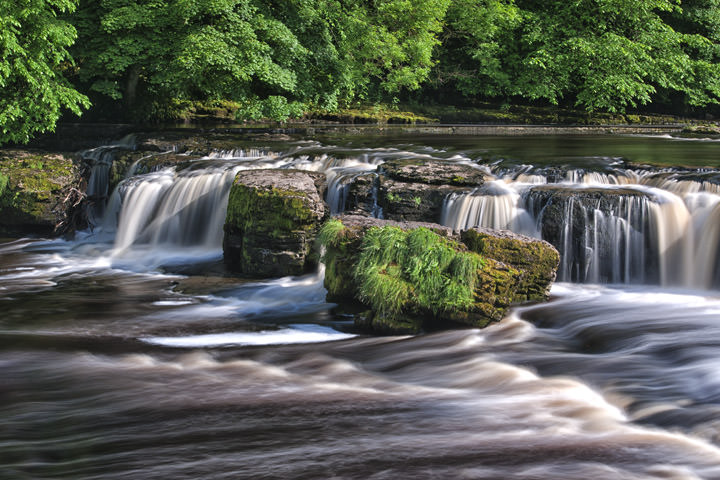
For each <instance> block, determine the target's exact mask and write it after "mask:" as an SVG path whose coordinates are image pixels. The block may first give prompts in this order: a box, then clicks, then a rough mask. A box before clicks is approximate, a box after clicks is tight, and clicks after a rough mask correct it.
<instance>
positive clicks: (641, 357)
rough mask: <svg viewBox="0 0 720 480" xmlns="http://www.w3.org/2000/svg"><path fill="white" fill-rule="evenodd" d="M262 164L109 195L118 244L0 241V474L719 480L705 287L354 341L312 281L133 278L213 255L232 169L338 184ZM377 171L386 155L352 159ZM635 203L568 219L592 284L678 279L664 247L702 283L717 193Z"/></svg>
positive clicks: (645, 192) (579, 290)
mask: <svg viewBox="0 0 720 480" xmlns="http://www.w3.org/2000/svg"><path fill="white" fill-rule="evenodd" d="M265 153H266V152H264V151H258V152H248V151H244V152H243V155H250V154H253V155H255V154H257V155H256V156H255V157H253V158H249V157H247V158H245V157H244V158H237V157H236V155H238V152H225V153H223V154H217V155H216V158H213V159H207V160H203V161H202V162H203V163H198V164H197V167H200V168H197V169H195V170H193V171H190V172H176V171H174V170H172V169H171V170H167V171H161V172H156V173H153V174H149V175H146V176H136V177H134V178H132V179H129V180H128V181H126V183H125V184H124V185H123V186H122V189H124V191H123V192H122V195H120V192H119V196H118V200H122V201H123V203H122V204H121V203H118V205H120V207H121V208H119V209H118V210H116V211H115V212H116V216H115V218H116V219H117V218H119V217H121V216H122V215H123V214H125V215H126V218H125V220H124V222H125V223H122V225H121V226H120V229H119V230H118V232H117V233H118V238H119V239H122V240H121V242H122V243H121V244H122V245H125V247H124V248H119V247H116V250H115V251H113V249H112V246H111V247H109V248H106V247H104V246H102V245H93V244H91V243H89V242H91V241H92V238H93V237H94V236H97V235H98V234H97V233H90V232H88V233H87V234H86V235H87V238H85V239H83V241H82V242H76V243H72V242H64V241H51V242H44V241H37V240H27V239H25V240H19V241H16V242H13V243H6V244H0V304H1V306H2V312H3V313H2V315H0V337H2V339H1V340H2V341H0V346H2V348H0V368H1V369H2V382H1V385H0V394H1V395H0V445H1V446H2V448H1V449H0V465H2V469H1V471H0V477H2V478H8V479H16V478H17V479H23V478H32V479H59V478H73V479H75V478H77V479H79V480H100V479H102V480H115V479H117V480H121V479H122V480H125V479H128V478H143V479H167V478H173V479H187V480H195V479H199V478H203V479H204V478H207V479H253V480H256V479H259V478H266V479H283V480H284V479H296V478H297V479H305V478H338V479H340V478H342V479H366V478H370V479H375V480H377V479H392V480H395V479H398V478H412V479H423V480H424V479H432V478H468V479H488V480H495V479H543V480H544V479H567V480H571V479H613V480H614V479H618V480H620V479H622V480H628V479H632V480H635V479H637V480H648V479H668V478H672V479H683V480H685V479H715V478H720V448H718V446H719V445H720V435H718V431H719V429H718V425H720V376H719V375H718V373H717V372H718V371H720V364H719V363H718V352H719V351H720V342H719V341H718V339H720V331H719V330H718V329H719V327H720V321H719V320H718V319H720V298H718V296H717V292H712V291H703V292H689V291H685V292H679V291H672V290H667V289H665V290H662V289H659V288H658V287H647V286H644V287H634V286H624V287H623V288H619V287H618V288H609V287H601V286H597V285H569V284H561V285H555V287H554V288H553V291H552V294H553V300H552V301H551V302H549V303H547V304H541V305H535V306H532V307H526V308H522V309H515V310H513V311H512V312H511V314H510V315H509V316H508V317H507V318H505V319H504V320H503V321H502V322H499V323H497V324H494V325H492V326H490V327H489V328H486V329H483V330H473V329H467V330H455V331H446V332H439V333H433V334H426V335H418V336H407V337H366V336H352V335H351V334H348V333H345V332H343V331H340V330H342V329H343V327H346V326H347V325H344V324H342V322H337V321H336V320H335V319H334V318H333V317H332V315H330V314H329V313H328V312H329V309H330V308H331V307H332V306H331V305H328V304H327V303H325V301H324V297H325V293H324V291H323V289H322V272H318V275H311V276H305V277H298V278H284V279H277V280H273V281H268V282H262V283H243V282H241V281H238V280H234V279H228V278H212V273H209V272H205V274H203V275H201V276H199V278H196V279H195V280H202V282H205V281H207V282H209V283H210V285H211V286H210V287H208V288H207V291H208V292H212V293H207V292H204V293H195V294H191V293H182V292H183V291H184V290H183V288H181V287H183V286H184V287H185V288H186V289H189V290H190V291H192V288H191V287H192V284H190V285H189V286H188V285H183V283H182V282H183V281H185V280H192V279H185V278H184V277H182V276H177V275H175V276H169V275H160V274H157V273H144V274H138V273H135V272H137V271H138V270H140V271H145V269H144V268H143V267H144V266H147V265H151V264H153V263H154V261H155V260H157V258H158V257H168V256H171V255H177V257H178V258H179V259H182V258H185V259H187V258H190V259H191V260H197V259H198V258H199V257H198V256H193V255H195V254H194V253H193V252H196V253H197V255H202V254H203V252H204V253H205V254H208V253H212V252H217V251H218V248H219V247H218V245H217V243H215V242H217V239H212V240H210V237H208V236H207V231H206V230H207V228H205V226H207V225H210V224H211V223H212V222H214V221H215V220H213V217H212V216H208V215H202V214H198V213H197V212H198V211H203V210H202V208H200V206H201V205H202V204H203V203H204V202H207V204H210V205H214V207H213V208H216V207H217V205H218V203H216V202H221V201H222V199H221V198H216V197H214V194H215V192H216V190H215V189H216V188H217V189H222V188H224V187H225V185H226V184H225V182H226V181H227V179H226V178H225V175H232V172H233V170H234V169H237V168H256V167H257V168H259V165H273V166H276V167H283V166H288V165H296V166H297V165H304V166H305V167H307V168H317V169H318V170H319V171H328V170H329V169H331V168H336V167H337V166H338V165H335V166H328V165H331V164H332V161H330V162H327V161H326V160H327V159H328V158H332V155H330V154H328V155H327V156H326V157H324V158H323V160H319V159H320V158H321V157H322V155H316V154H312V155H310V154H308V155H307V156H306V158H304V159H297V158H295V157H292V156H289V157H288V158H282V157H283V156H282V155H265ZM295 153H296V154H297V153H298V152H295ZM385 154H387V155H398V153H397V152H395V151H393V152H379V153H378V152H376V153H373V155H376V156H375V157H373V158H386V157H383V155H385ZM303 155H304V154H303ZM368 158H369V157H368ZM312 159H317V161H316V160H312ZM362 160H364V159H362ZM205 162H206V163H205ZM366 163H369V164H370V163H372V162H366ZM288 168H289V167H288ZM293 168H294V167H293ZM522 175H523V176H517V177H516V180H517V181H508V182H506V181H505V179H502V182H503V183H504V184H505V185H498V188H497V192H504V190H508V189H509V190H512V191H511V192H505V193H502V195H507V197H508V198H512V199H514V200H515V201H516V202H518V203H517V204H516V205H515V207H513V205H511V204H508V205H507V207H503V208H506V209H507V210H512V208H516V211H517V206H518V205H519V206H521V207H522V205H521V204H520V202H523V201H524V200H525V198H527V197H523V193H524V190H521V189H519V188H518V189H516V190H513V189H515V188H516V187H520V185H521V184H522V185H523V186H522V188H523V189H524V188H527V189H530V188H532V185H530V184H534V185H537V184H542V183H545V182H543V181H542V180H543V179H547V178H548V177H546V176H544V175H541V174H539V173H537V172H534V171H532V169H530V170H525V171H524V173H523V174H522ZM640 176H641V175H640V174H638V178H640ZM591 177H592V176H591ZM521 178H522V182H520V179H521ZM583 178H589V177H588V176H587V175H585V176H584V177H583ZM598 178H602V179H603V180H604V179H605V178H606V177H596V178H595V180H594V181H599V180H598ZM607 178H608V182H607V183H608V184H610V183H612V181H611V180H610V177H607ZM683 181H685V180H683ZM175 184H177V186H175ZM211 185H212V188H211ZM603 185H604V184H603ZM613 185H615V187H613V188H617V185H616V184H613ZM633 185H637V186H634V187H632V188H633V189H635V191H636V192H640V193H642V195H634V196H620V197H619V198H620V199H619V200H617V201H616V202H614V203H612V202H611V203H610V204H609V205H606V204H595V203H592V202H589V201H583V202H568V203H567V206H568V209H572V210H573V211H580V212H581V213H582V216H583V217H585V218H586V219H587V221H588V222H590V221H591V222H592V226H593V229H592V230H591V231H592V232H594V236H593V237H592V238H586V239H585V245H589V246H590V247H591V248H592V253H593V255H597V257H596V258H594V259H592V262H593V263H592V264H591V266H590V268H589V270H588V272H590V273H589V274H591V275H594V276H595V277H593V278H598V277H601V276H602V275H605V273H602V271H597V273H593V272H594V271H593V268H594V267H596V266H597V265H598V264H599V263H603V262H606V261H608V259H610V260H609V261H610V263H611V264H612V268H613V269H614V270H615V269H616V270H617V271H622V272H623V273H622V274H618V275H620V281H624V279H625V278H630V279H631V281H644V280H641V279H640V277H639V276H638V277H634V275H640V273H638V272H637V271H636V269H639V267H638V266H637V265H636V263H645V262H644V261H642V262H641V261H638V260H637V258H635V255H636V254H639V249H640V244H641V243H642V244H645V243H646V242H650V241H651V239H655V240H653V241H654V242H656V243H657V244H662V245H665V246H666V247H663V248H664V251H665V253H663V255H664V256H665V259H666V260H667V262H666V263H665V266H664V267H662V268H663V269H664V270H663V271H664V272H665V273H664V275H665V277H667V279H672V278H684V277H683V275H687V272H686V271H684V270H683V269H677V266H678V265H677V264H676V263H677V262H680V261H681V260H682V259H683V258H684V257H683V255H685V254H686V253H685V252H687V250H688V247H682V248H679V249H677V248H676V249H675V251H673V252H672V253H671V250H673V247H677V246H678V245H682V242H681V241H678V239H680V240H682V239H687V238H689V237H688V236H687V234H678V233H677V232H680V231H682V229H683V228H684V229H691V230H692V231H693V235H694V237H693V238H692V242H693V244H700V243H702V242H705V243H706V244H707V245H705V246H702V247H701V248H697V251H695V252H693V258H692V262H693V268H695V269H696V271H695V274H696V275H698V276H701V277H703V278H705V280H703V281H702V282H699V283H703V284H705V283H706V282H707V281H709V280H708V279H711V278H712V277H713V276H714V275H715V272H714V268H712V265H710V263H712V262H707V261H706V262H705V263H704V264H703V263H702V262H701V261H700V259H699V258H698V254H700V253H703V254H706V253H707V252H708V251H709V250H710V249H711V248H712V246H713V245H716V243H717V237H718V236H720V234H719V233H718V225H720V221H719V219H718V215H720V213H719V210H718V204H719V202H718V197H717V194H716V193H715V192H712V191H711V189H709V188H707V187H702V188H698V189H696V190H694V191H693V192H692V193H687V194H679V193H678V192H674V191H670V189H669V188H668V189H661V190H659V191H658V188H659V187H658V186H657V185H649V184H647V183H636V184H633ZM563 187H564V188H568V187H571V188H572V189H574V190H576V191H578V192H580V191H581V190H582V189H587V188H588V187H587V186H580V185H572V186H570V185H564V186H563ZM603 188H610V186H609V185H608V186H604V187H603ZM701 190H702V191H701ZM482 193H485V194H487V193H488V192H487V191H485V192H475V195H474V197H477V196H478V194H480V195H482ZM502 195H500V194H499V195H495V196H502ZM338 198H339V196H338ZM188 199H192V200H193V201H191V202H189V203H184V202H186V201H187V200H188ZM456 200H459V198H458V199H456ZM490 200H492V199H490ZM498 200H499V199H498ZM195 202H197V203H198V205H195V206H193V205H192V204H193V203H195ZM469 203H472V202H469ZM481 203H482V202H481ZM490 203H491V202H490ZM131 204H132V205H134V206H133V207H132V208H133V211H132V213H130V212H131V211H130V210H128V209H129V208H130V205H131ZM220 205H222V204H221V203H220ZM173 206H174V207H173ZM481 206H483V207H484V205H477V206H476V207H474V208H475V211H476V212H480V210H482V208H480V207H481ZM195 207H198V210H194V208H195ZM136 208H139V209H140V211H135V209H136ZM683 209H685V210H683ZM125 210H127V211H125ZM159 212H166V213H167V215H164V216H163V215H159ZM192 212H195V213H194V214H193V213H192ZM527 212H533V214H534V213H535V212H536V210H535V208H534V207H533V208H530V207H528V208H527ZM504 213H505V212H503V211H498V212H497V215H496V214H495V213H493V214H492V215H490V218H492V219H493V220H492V221H497V222H500V221H501V215H502V214H504ZM156 214H158V215H156ZM528 215H530V213H528ZM650 217H654V218H658V219H661V220H662V222H661V221H660V220H654V222H655V223H653V224H652V228H651V224H650V221H649V218H650ZM161 218H163V219H164V221H159V219H161ZM458 218H460V217H458ZM464 218H465V219H466V220H467V219H468V218H474V219H477V218H482V215H480V214H479V213H477V214H475V215H469V216H466V217H464ZM154 219H157V220H158V221H157V222H156V221H154ZM515 219H517V215H515V216H512V215H508V216H506V217H505V220H502V221H506V222H508V223H510V224H512V222H514V221H515ZM457 221H458V222H459V221H461V220H460V219H459V220H457ZM488 221H490V220H488ZM178 222H180V224H179V225H180V226H178ZM183 224H184V225H185V226H186V228H184V227H183V226H182V225H183ZM191 226H192V227H193V228H195V229H198V227H199V231H198V232H195V233H193V235H192V236H189V237H186V236H184V235H186V234H189V232H186V231H185V230H186V229H189V228H190V227H191ZM162 232H166V233H164V234H163V233H162ZM105 233H106V234H108V235H114V232H110V231H107V232H105ZM606 233H607V234H608V236H607V239H606V240H604V238H605V237H604V235H605V234H606ZM163 235H168V236H173V235H177V239H170V238H166V239H164V240H163ZM641 238H642V242H640V239H641ZM698 242H699V243H698ZM606 245H609V247H608V246H606ZM616 246H622V247H621V248H620V247H617V248H615V251H616V253H617V256H615V257H613V256H608V257H604V256H602V255H604V254H602V255H601V253H602V252H603V249H607V248H611V247H613V248H614V247H616ZM658 248H659V247H658ZM143 250H145V253H146V254H147V255H146V256H145V257H144V259H143V260H142V262H141V261H140V260H139V259H136V261H130V260H129V261H127V262H126V264H125V266H127V268H128V269H129V270H130V271H128V270H121V269H119V268H118V267H119V266H123V265H118V264H119V263H122V262H119V260H120V257H121V256H127V257H130V258H132V256H133V252H135V253H137V252H139V251H140V252H141V251H143ZM622 251H628V252H632V254H631V255H630V259H631V260H632V261H630V262H629V263H628V260H627V256H623V255H622V254H621V252H622ZM113 252H114V253H115V254H116V256H115V257H114V258H113V257H110V253H113ZM671 259H675V260H672V261H671ZM659 260H660V259H658V261H659ZM633 262H635V263H633ZM703 265H705V266H706V267H707V268H705V269H704V270H702V269H699V268H698V267H702V266H703ZM658 269H660V264H659V263H658ZM659 272H660V271H659V270H658V276H659V275H660V273H659ZM206 275H207V277H206ZM609 281H616V280H609ZM202 282H200V283H201V284H202ZM213 282H216V283H213ZM175 283H179V285H178V288H176V289H174V288H173V286H174V285H175ZM212 285H215V286H212ZM196 288H197V287H196ZM200 290H202V288H200ZM185 291H186V290H185Z"/></svg>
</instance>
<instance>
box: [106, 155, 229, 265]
mask: <svg viewBox="0 0 720 480" xmlns="http://www.w3.org/2000/svg"><path fill="white" fill-rule="evenodd" d="M237 170H238V168H237V167H233V166H230V167H229V168H225V169H220V168H216V169H205V170H190V171H182V172H179V173H178V172H175V170H174V169H173V168H168V169H165V170H162V171H160V172H154V173H151V174H146V175H141V176H137V177H133V178H132V179H130V180H129V181H126V182H124V183H123V184H122V185H121V187H120V189H119V195H120V197H121V205H122V207H121V209H120V210H119V211H118V212H115V215H117V218H118V227H117V234H116V237H115V248H114V251H115V255H116V256H123V255H125V254H127V253H129V252H130V249H131V247H132V248H135V247H138V246H147V247H149V249H150V250H155V251H158V252H160V251H162V250H163V249H172V248H188V247H195V248H198V249H199V250H200V251H207V252H211V251H216V252H219V251H220V249H221V248H222V236H223V223H224V221H225V212H226V210H227V202H228V194H229V191H230V187H231V185H232V182H233V179H234V178H235V173H236V172H237Z"/></svg>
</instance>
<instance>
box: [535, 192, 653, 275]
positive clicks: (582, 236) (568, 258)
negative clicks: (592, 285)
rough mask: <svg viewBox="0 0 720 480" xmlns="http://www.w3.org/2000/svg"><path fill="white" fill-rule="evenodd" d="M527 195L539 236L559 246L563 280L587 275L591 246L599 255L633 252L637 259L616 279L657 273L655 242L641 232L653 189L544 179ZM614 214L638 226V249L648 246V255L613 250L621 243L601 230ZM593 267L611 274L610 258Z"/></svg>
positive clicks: (647, 218)
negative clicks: (556, 182)
mask: <svg viewBox="0 0 720 480" xmlns="http://www.w3.org/2000/svg"><path fill="white" fill-rule="evenodd" d="M525 199H526V205H528V209H529V210H530V212H531V214H532V215H533V216H534V217H535V218H537V219H538V223H539V224H540V226H541V231H542V237H543V238H544V239H545V240H547V241H548V242H550V243H551V244H552V245H554V246H555V247H556V248H557V249H558V250H560V251H562V252H563V255H562V264H561V266H560V271H561V277H562V280H564V281H580V282H582V281H585V280H586V278H585V275H586V274H587V272H588V271H589V269H590V268H591V266H592V258H591V256H590V255H589V252H592V251H595V250H598V251H600V252H605V253H602V254H601V256H602V257H603V258H606V257H607V258H609V256H615V255H618V254H622V255H629V256H631V257H633V256H637V258H636V259H633V260H634V263H637V265H633V267H632V268H631V271H630V272H629V278H621V279H617V281H630V280H632V279H633V278H635V276H636V275H645V276H647V277H646V279H650V278H654V277H655V276H657V274H658V273H657V270H658V266H657V265H656V263H657V250H658V248H657V246H656V245H653V244H652V236H651V235H641V234H642V233H643V232H647V231H649V229H650V223H649V222H650V218H651V215H650V214H649V212H648V205H649V204H650V203H652V202H654V201H656V199H655V198H653V196H652V195H651V194H649V193H646V192H643V191H638V190H633V189H628V188H582V189H578V188H568V187H566V186H561V185H544V186H539V187H533V188H532V189H531V190H530V191H529V192H528V193H526V197H525ZM612 218H622V219H623V222H627V224H628V225H629V226H630V227H631V230H632V231H633V232H637V234H638V236H639V238H641V239H642V241H643V242H644V245H643V246H642V248H640V249H639V251H641V252H650V254H649V255H647V258H640V256H639V254H638V252H635V255H634V254H633V252H630V251H628V252H625V251H623V252H614V250H617V249H618V248H620V247H619V245H617V244H616V243H614V242H613V241H611V240H612V237H613V236H612V235H607V233H608V232H607V231H605V230H608V229H612V228H613V225H612V222H611V221H607V220H606V219H612ZM616 240H617V239H616ZM633 244H634V243H633ZM643 257H644V254H643ZM635 260H636V261H635ZM595 268H599V270H600V272H599V275H601V276H604V277H606V278H608V279H612V278H613V277H612V275H613V272H612V264H611V262H607V265H596V266H595ZM614 273H615V274H617V273H618V272H614Z"/></svg>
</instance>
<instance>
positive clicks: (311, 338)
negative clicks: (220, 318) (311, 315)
mask: <svg viewBox="0 0 720 480" xmlns="http://www.w3.org/2000/svg"><path fill="white" fill-rule="evenodd" d="M354 336H355V335H352V334H348V333H341V332H338V331H337V330H334V329H332V328H329V327H323V326H320V325H313V324H309V325H290V328H284V329H280V330H265V331H261V332H228V333H214V334H207V335H191V336H187V337H148V338H142V339H141V340H142V341H144V342H147V343H150V344H154V345H163V346H167V347H182V348H188V347H189V348H202V347H226V346H247V345H287V344H292V343H317V342H330V341H334V340H344V339H347V338H352V337H354Z"/></svg>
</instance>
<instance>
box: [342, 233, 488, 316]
mask: <svg viewBox="0 0 720 480" xmlns="http://www.w3.org/2000/svg"><path fill="white" fill-rule="evenodd" d="M482 266H483V261H482V258H481V257H480V256H479V255H477V254H475V253H472V252H468V251H465V250H464V249H463V248H462V246H461V245H460V244H458V243H456V242H453V241H452V240H448V239H446V238H443V237H441V236H439V235H437V234H436V233H434V232H432V231H431V230H429V229H427V228H417V229H414V230H411V231H404V230H402V229H400V228H397V227H391V226H388V227H382V228H378V227H373V228H371V229H369V230H368V231H367V233H366V235H365V237H364V238H363V240H362V244H361V247H360V255H359V259H358V262H357V264H356V265H355V268H354V272H353V276H354V278H355V281H356V283H357V285H358V296H359V297H360V300H362V301H363V302H365V303H367V304H368V305H370V306H371V307H372V308H373V310H375V311H376V312H377V313H378V314H380V315H383V316H387V317H390V318H393V317H396V316H398V315H400V314H401V313H413V312H423V311H429V312H432V313H433V314H436V315H437V314H438V313H440V312H444V311H450V310H455V309H469V308H471V307H472V305H473V302H474V289H475V283H476V280H477V271H478V269H480V268H482Z"/></svg>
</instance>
